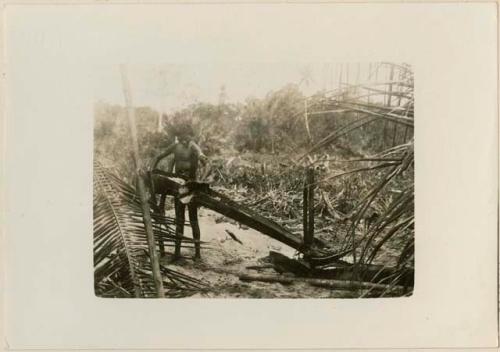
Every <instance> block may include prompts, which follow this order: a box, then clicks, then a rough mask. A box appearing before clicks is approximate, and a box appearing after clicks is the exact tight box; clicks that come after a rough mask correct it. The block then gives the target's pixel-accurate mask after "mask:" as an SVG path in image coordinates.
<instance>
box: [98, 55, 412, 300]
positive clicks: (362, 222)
mask: <svg viewBox="0 0 500 352" xmlns="http://www.w3.org/2000/svg"><path fill="white" fill-rule="evenodd" d="M95 84H96V88H95V105H94V163H93V168H94V169H93V258H94V291H95V295H96V296H98V297H104V298H134V297H136V298H155V297H158V298H188V297H189V298H379V297H408V296H411V295H412V293H413V288H414V275H415V274H414V268H415V265H414V262H415V249H414V236H415V229H414V226H415V218H414V198H415V195H414V167H415V165H414V119H415V116H414V95H413V94H414V73H413V69H412V66H411V64H408V63H400V62H320V63H317V62H310V63H241V64H235V63H199V64H188V63H179V64H159V65H150V66H148V65H142V66H140V65H137V66H136V65H114V66H107V67H99V68H96V82H95Z"/></svg>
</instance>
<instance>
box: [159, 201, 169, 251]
mask: <svg viewBox="0 0 500 352" xmlns="http://www.w3.org/2000/svg"><path fill="white" fill-rule="evenodd" d="M166 197H167V195H166V194H165V193H162V194H161V195H160V205H159V207H158V210H159V213H160V215H161V216H165V198H166ZM158 242H159V245H160V257H163V256H164V255H165V244H164V243H163V238H162V237H161V236H159V237H158Z"/></svg>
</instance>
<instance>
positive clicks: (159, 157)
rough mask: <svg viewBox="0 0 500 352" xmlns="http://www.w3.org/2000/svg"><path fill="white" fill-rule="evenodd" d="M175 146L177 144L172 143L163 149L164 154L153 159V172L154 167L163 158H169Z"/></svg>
mask: <svg viewBox="0 0 500 352" xmlns="http://www.w3.org/2000/svg"><path fill="white" fill-rule="evenodd" d="M176 144H177V143H172V144H171V145H169V146H168V147H167V149H165V152H163V153H161V154H160V155H158V156H157V157H156V158H154V159H153V160H154V163H153V170H154V169H156V166H158V164H159V162H160V161H161V160H162V159H163V158H165V157H167V156H169V155H170V154H172V153H173V151H174V148H175V145H176Z"/></svg>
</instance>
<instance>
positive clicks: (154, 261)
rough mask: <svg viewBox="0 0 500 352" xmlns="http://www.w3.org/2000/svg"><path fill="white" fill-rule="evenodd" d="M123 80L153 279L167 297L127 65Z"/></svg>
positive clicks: (160, 295) (158, 292)
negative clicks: (155, 237) (143, 172)
mask: <svg viewBox="0 0 500 352" xmlns="http://www.w3.org/2000/svg"><path fill="white" fill-rule="evenodd" d="M121 73H122V82H123V93H124V96H125V103H126V105H127V115H128V122H129V129H130V135H131V136H132V151H133V156H134V164H135V168H136V169H135V173H136V176H137V192H138V193H139V197H140V200H141V206H142V215H143V222H144V227H145V229H146V234H147V240H148V247H149V257H150V259H151V267H152V271H153V281H154V283H155V288H156V294H157V296H158V297H159V298H163V297H165V292H164V290H163V279H162V277H161V272H160V263H159V260H158V254H157V253H156V245H155V239H154V234H153V225H152V221H151V213H150V208H149V202H148V197H147V194H146V186H145V184H144V178H143V176H142V175H141V164H140V156H139V142H138V140H137V127H136V122H135V111H134V107H133V104H132V94H131V93H130V87H129V82H128V79H127V71H126V68H125V66H122V67H121Z"/></svg>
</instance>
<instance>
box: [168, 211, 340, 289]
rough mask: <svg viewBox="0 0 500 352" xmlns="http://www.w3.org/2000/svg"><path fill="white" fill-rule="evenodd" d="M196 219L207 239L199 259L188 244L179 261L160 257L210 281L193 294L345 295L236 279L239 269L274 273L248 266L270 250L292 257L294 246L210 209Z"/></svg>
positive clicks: (261, 260)
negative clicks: (196, 258)
mask: <svg viewBox="0 0 500 352" xmlns="http://www.w3.org/2000/svg"><path fill="white" fill-rule="evenodd" d="M186 217H187V214H186ZM199 221H200V229H201V239H202V241H204V242H206V244H205V246H206V247H207V248H206V249H204V250H203V249H202V260H201V261H200V262H195V261H193V259H192V257H193V254H194V250H192V249H190V248H183V251H182V256H183V258H182V259H181V260H180V261H179V262H174V263H170V260H171V256H170V255H167V256H166V257H164V258H162V263H164V264H168V267H169V268H171V269H174V270H177V271H180V272H183V273H186V274H189V275H190V276H193V277H196V278H198V279H201V280H203V281H205V282H207V283H208V284H209V286H210V288H209V289H208V290H207V291H206V292H201V293H197V294H195V295H193V296H192V297H198V298H203V297H205V298H206V297H217V298H223V297H233V298H234V297H242V298H278V297H279V298H330V297H341V296H342V295H343V294H344V295H345V293H342V292H336V291H332V290H329V289H323V288H318V287H313V286H310V285H308V284H303V283H296V284H292V285H282V284H280V283H264V282H243V281H241V280H239V277H238V275H239V274H240V273H246V274H259V273H260V274H273V275H277V274H278V273H276V271H274V269H272V268H264V269H259V270H258V271H256V270H255V269H249V268H248V267H249V266H263V265H266V264H269V263H268V262H267V261H266V257H267V256H268V255H269V251H271V250H272V251H276V252H280V253H282V254H284V255H286V256H288V257H293V256H294V255H295V250H294V249H292V248H290V247H288V246H286V245H284V244H282V243H280V242H278V241H276V240H274V239H272V238H270V237H268V236H266V235H263V234H261V233H259V232H257V231H255V230H253V229H249V228H246V227H244V226H239V224H238V223H236V222H232V221H231V220H230V219H227V218H223V217H222V216H221V215H219V214H217V213H214V212H212V211H210V210H206V209H200V211H199ZM226 230H229V231H231V232H232V233H234V234H235V235H236V237H237V238H238V239H239V240H240V241H241V242H242V243H243V244H240V243H238V242H237V241H235V240H233V239H232V238H231V237H230V236H229V235H228V234H227V233H226ZM185 234H186V236H188V237H190V236H191V232H190V228H186V230H185ZM287 275H288V274H287Z"/></svg>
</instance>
